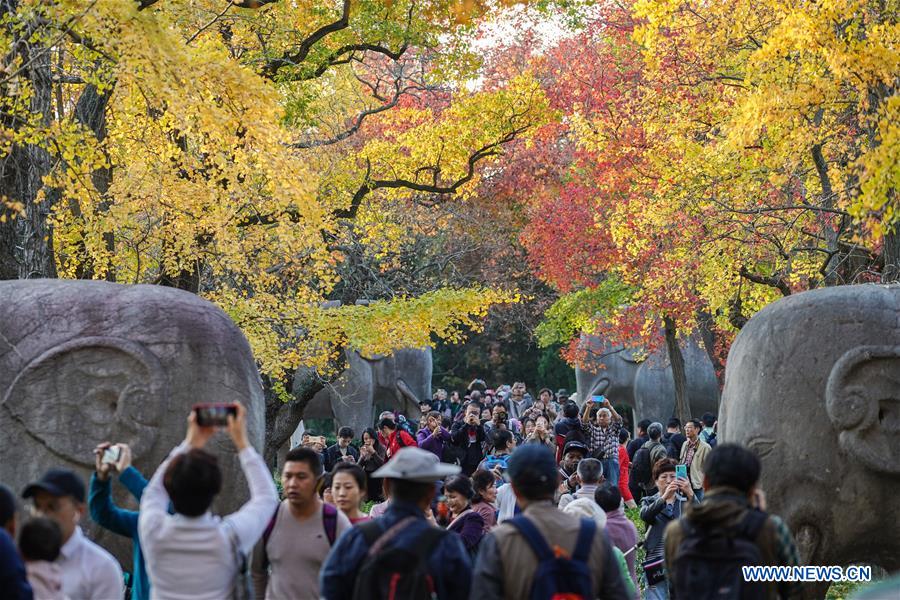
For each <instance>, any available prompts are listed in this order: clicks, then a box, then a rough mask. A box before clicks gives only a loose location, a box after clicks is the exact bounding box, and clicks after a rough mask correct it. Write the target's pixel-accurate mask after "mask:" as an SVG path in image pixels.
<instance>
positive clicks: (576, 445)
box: [563, 440, 589, 456]
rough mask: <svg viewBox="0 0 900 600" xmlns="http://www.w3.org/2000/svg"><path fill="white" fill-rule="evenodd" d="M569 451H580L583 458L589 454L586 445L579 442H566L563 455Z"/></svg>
mask: <svg viewBox="0 0 900 600" xmlns="http://www.w3.org/2000/svg"><path fill="white" fill-rule="evenodd" d="M569 450H581V451H582V452H583V453H584V455H585V456H587V455H588V452H589V450H588V447H587V444H585V443H584V442H582V441H581V440H570V441H568V442H566V445H565V446H564V447H563V454H564V455H565V454H568V453H569Z"/></svg>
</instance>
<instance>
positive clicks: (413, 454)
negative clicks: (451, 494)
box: [372, 446, 462, 483]
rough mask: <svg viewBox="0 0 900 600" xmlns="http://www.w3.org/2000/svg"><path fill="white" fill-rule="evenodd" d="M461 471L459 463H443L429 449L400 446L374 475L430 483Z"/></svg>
mask: <svg viewBox="0 0 900 600" xmlns="http://www.w3.org/2000/svg"><path fill="white" fill-rule="evenodd" d="M460 471H462V469H461V468H460V467H458V466H457V465H448V464H447V463H442V462H441V461H439V460H438V457H437V456H436V455H435V454H434V453H432V452H429V451H428V450H422V449H421V448H413V447H411V446H407V447H404V448H400V450H398V451H397V454H395V455H394V456H393V458H391V460H390V461H388V463H387V464H385V465H384V466H383V467H381V468H380V469H378V470H377V471H375V472H374V473H372V477H383V478H385V479H405V480H406V481H419V482H422V483H429V482H433V481H437V480H438V479H443V478H444V477H447V476H449V475H458V474H459V472H460Z"/></svg>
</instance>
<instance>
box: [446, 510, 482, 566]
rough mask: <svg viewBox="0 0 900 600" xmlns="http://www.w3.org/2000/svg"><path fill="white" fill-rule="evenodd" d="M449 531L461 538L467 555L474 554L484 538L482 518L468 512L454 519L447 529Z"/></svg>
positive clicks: (471, 511) (473, 512) (472, 511)
mask: <svg viewBox="0 0 900 600" xmlns="http://www.w3.org/2000/svg"><path fill="white" fill-rule="evenodd" d="M447 529H449V530H450V531H455V532H456V533H458V534H459V536H460V537H461V538H462V541H463V546H465V547H466V550H468V552H469V554H473V555H474V554H475V553H476V552H477V551H478V544H479V543H481V538H482V537H484V517H482V516H481V515H480V514H478V513H477V512H475V511H474V510H470V511H469V512H467V513H466V514H464V515H463V516H462V517H460V518H459V519H456V520H455V521H453V522H452V523H450V526H449V527H447Z"/></svg>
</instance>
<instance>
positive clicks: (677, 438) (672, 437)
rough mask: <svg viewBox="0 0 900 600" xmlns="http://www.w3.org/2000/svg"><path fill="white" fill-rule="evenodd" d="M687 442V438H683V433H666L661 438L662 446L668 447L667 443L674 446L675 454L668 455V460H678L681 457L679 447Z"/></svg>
mask: <svg viewBox="0 0 900 600" xmlns="http://www.w3.org/2000/svg"><path fill="white" fill-rule="evenodd" d="M686 441H687V438H686V437H684V434H683V433H669V432H668V431H667V432H666V433H664V434H663V436H662V443H663V445H668V443H669V442H671V443H672V445H673V446H675V454H674V456H673V455H672V453H671V452H670V453H669V458H674V459H675V460H678V459H679V457H680V456H681V446H682V445H683V444H684V443H685V442H686Z"/></svg>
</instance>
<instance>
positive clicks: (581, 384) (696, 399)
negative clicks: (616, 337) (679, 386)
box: [575, 335, 719, 425]
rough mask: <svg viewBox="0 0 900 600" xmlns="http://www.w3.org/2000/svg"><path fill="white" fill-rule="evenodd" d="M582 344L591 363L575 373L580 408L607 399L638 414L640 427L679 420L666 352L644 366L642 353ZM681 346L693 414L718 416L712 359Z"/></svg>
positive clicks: (695, 347) (694, 346)
mask: <svg viewBox="0 0 900 600" xmlns="http://www.w3.org/2000/svg"><path fill="white" fill-rule="evenodd" d="M581 343H582V347H583V348H584V349H586V350H587V356H588V358H587V359H586V360H585V361H584V364H582V365H579V366H578V367H577V368H576V369H575V379H576V381H577V384H578V398H579V401H580V402H584V400H586V399H587V398H588V397H590V396H592V395H599V394H603V395H605V396H606V397H608V398H609V399H610V400H611V401H612V402H614V403H616V404H619V403H621V404H626V405H628V406H630V407H631V408H632V409H634V419H635V422H637V421H640V420H641V419H644V418H646V419H651V420H653V421H660V422H661V423H662V424H663V425H665V422H666V421H667V420H668V419H669V418H671V417H672V415H674V413H675V381H674V378H673V377H672V368H671V366H670V365H669V360H668V356H667V353H666V350H665V348H662V349H660V350H658V351H656V352H652V353H651V354H650V355H649V356H647V357H646V358H645V359H644V360H639V358H637V356H636V354H638V352H637V351H635V350H631V349H628V348H625V347H623V346H614V345H611V344H610V343H608V342H607V341H605V340H603V339H601V338H599V337H597V336H593V335H590V336H589V335H585V336H582V338H581ZM680 344H681V352H682V353H683V355H684V364H685V370H686V371H687V384H688V399H689V401H690V406H691V414H692V415H694V416H696V417H699V416H700V415H702V414H703V413H704V412H707V411H709V412H713V413H715V412H716V410H717V407H718V403H719V385H718V381H717V380H716V373H715V370H714V369H713V365H712V362H711V361H710V360H709V356H707V354H706V351H705V350H703V348H701V347H700V345H699V344H698V343H697V342H696V341H695V340H693V339H687V340H683V341H682V342H681V343H680Z"/></svg>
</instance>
